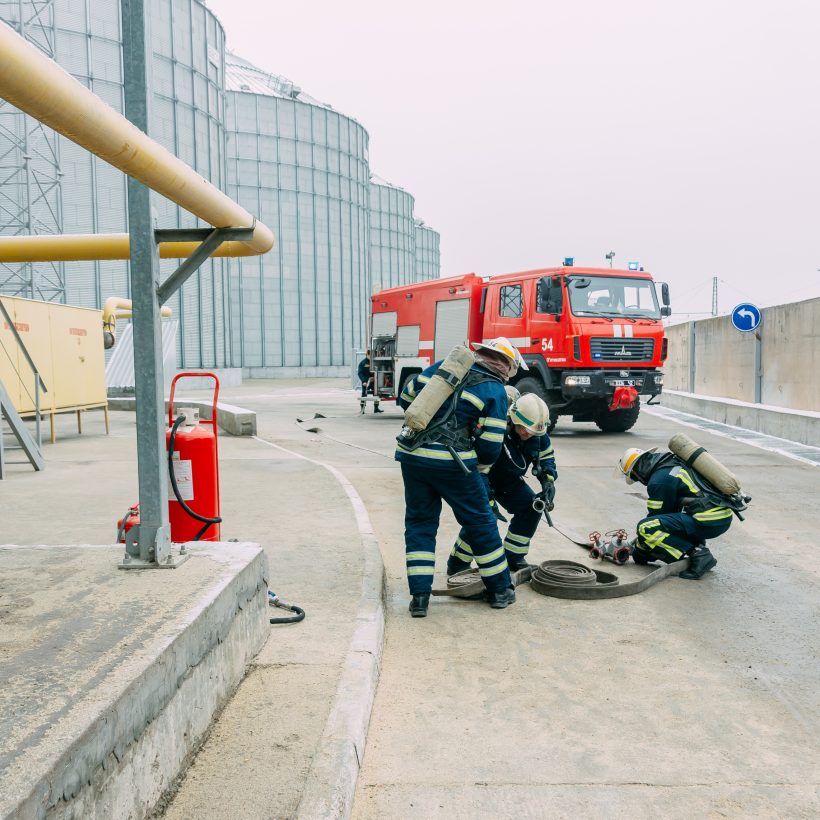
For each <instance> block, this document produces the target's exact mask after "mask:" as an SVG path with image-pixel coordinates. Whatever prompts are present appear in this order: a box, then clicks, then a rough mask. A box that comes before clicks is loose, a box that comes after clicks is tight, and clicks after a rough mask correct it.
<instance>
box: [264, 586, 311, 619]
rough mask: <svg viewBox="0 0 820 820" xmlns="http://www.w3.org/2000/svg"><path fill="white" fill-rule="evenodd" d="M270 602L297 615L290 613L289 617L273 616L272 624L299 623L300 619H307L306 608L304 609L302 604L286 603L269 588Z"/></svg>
mask: <svg viewBox="0 0 820 820" xmlns="http://www.w3.org/2000/svg"><path fill="white" fill-rule="evenodd" d="M268 603H269V604H270V605H271V606H276V607H279V609H288V610H290V611H291V612H295V613H296V614H295V615H290V616H289V617H287V618H271V619H270V622H271V623H272V624H298V623H299V621H304V620H305V610H304V609H302V607H300V606H296V604H286V603H285V602H284V601H282V600H280V598H279V596H278V595H277V594H276V593H275V592H271V591H270V590H268Z"/></svg>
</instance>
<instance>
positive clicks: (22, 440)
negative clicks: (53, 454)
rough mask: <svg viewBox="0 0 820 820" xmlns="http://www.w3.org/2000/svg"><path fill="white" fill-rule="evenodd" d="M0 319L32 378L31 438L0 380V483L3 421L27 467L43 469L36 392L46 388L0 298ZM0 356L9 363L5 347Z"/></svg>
mask: <svg viewBox="0 0 820 820" xmlns="http://www.w3.org/2000/svg"><path fill="white" fill-rule="evenodd" d="M0 317H2V319H4V320H5V323H6V326H7V327H8V328H9V330H10V331H11V332H12V335H13V336H14V338H15V340H16V341H17V346H18V347H19V349H20V352H21V353H22V354H23V358H24V359H25V361H26V363H27V364H28V366H29V368H30V369H31V372H32V374H33V375H34V416H35V429H36V433H35V435H34V436H32V434H31V433H30V432H29V429H28V427H26V424H25V422H24V421H23V419H22V418H21V416H20V414H19V413H18V412H17V408H15V406H14V404H13V402H12V400H11V396H10V395H9V393H8V390H6V387H5V385H4V384H3V382H2V381H0V480H2V479H3V478H5V473H6V455H5V450H6V443H5V439H6V429H5V427H4V422H5V424H6V425H7V426H8V427H9V430H10V432H11V435H13V436H14V438H16V439H17V443H18V445H19V447H20V449H21V450H22V451H23V452H24V453H25V455H26V458H27V459H28V460H29V462H30V463H31V466H32V467H34V469H35V470H38V471H39V470H42V469H44V468H45V461H44V460H43V451H42V438H41V435H40V390H41V389H42V390H43V392H47V391H48V389H47V388H46V385H45V382H44V381H43V379H42V377H41V376H40V373H39V371H38V370H37V366H36V365H35V364H34V361H33V360H32V358H31V356H30V355H29V352H28V350H27V349H26V345H25V343H24V342H23V340H22V339H21V338H20V334H19V333H18V332H17V328H16V327H15V326H14V320H13V319H12V318H11V316H9V314H8V311H7V310H6V308H5V305H4V304H3V301H2V299H0ZM0 346H2V345H0ZM0 356H9V359H10V360H11V356H10V354H9V351H8V350H6V349H5V347H3V348H2V350H0ZM14 371H15V373H17V377H18V378H21V377H20V374H19V372H18V371H17V368H16V367H15V368H14ZM21 381H22V379H21Z"/></svg>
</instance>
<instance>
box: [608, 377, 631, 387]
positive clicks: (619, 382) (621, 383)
mask: <svg viewBox="0 0 820 820" xmlns="http://www.w3.org/2000/svg"><path fill="white" fill-rule="evenodd" d="M610 384H611V385H612V386H613V387H634V386H635V380H634V379H615V380H614V381H612V382H610Z"/></svg>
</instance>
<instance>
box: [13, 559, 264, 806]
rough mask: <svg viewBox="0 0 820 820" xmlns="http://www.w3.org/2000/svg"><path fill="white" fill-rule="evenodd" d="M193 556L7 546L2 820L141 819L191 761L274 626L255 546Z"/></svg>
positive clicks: (260, 562) (260, 563) (261, 564)
mask: <svg viewBox="0 0 820 820" xmlns="http://www.w3.org/2000/svg"><path fill="white" fill-rule="evenodd" d="M190 548H191V549H190V551H191V558H190V560H188V561H187V562H186V563H184V564H183V565H182V566H180V567H179V568H178V569H174V570H141V571H127V572H126V571H122V570H117V569H116V564H117V560H118V559H119V558H120V555H121V550H120V548H119V547H110V546H105V547H95V546H80V547H77V546H65V547H63V546H59V547H14V546H8V545H7V546H5V547H0V557H2V561H3V566H4V577H6V578H7V579H11V578H13V582H12V581H11V580H8V581H2V582H0V583H2V586H3V589H2V592H3V593H4V594H3V596H2V597H3V600H4V604H5V603H11V606H7V607H4V609H3V612H2V613H0V615H2V618H3V622H4V623H3V627H4V646H3V652H4V654H3V666H2V677H0V783H2V786H3V788H2V790H0V817H2V818H4V820H12V819H13V820H23V819H24V818H25V820H30V818H37V820H40V818H50V817H61V818H67V817H72V818H74V817H76V818H79V817H82V818H84V820H85V819H86V818H91V819H95V818H98V819H99V820H102V819H103V818H105V820H116V819H117V818H132V817H144V816H145V815H146V814H147V813H149V812H150V811H151V810H152V809H153V808H154V806H155V805H156V804H157V802H158V801H159V800H160V798H161V796H162V794H163V792H164V791H165V790H166V789H167V788H168V787H169V786H170V785H171V784H172V782H173V780H174V778H175V777H176V776H177V775H178V774H179V773H180V772H181V771H182V770H183V769H184V767H185V766H186V765H187V764H188V762H189V760H190V759H191V757H192V756H193V754H195V752H196V750H197V748H198V746H199V744H200V743H201V741H202V739H203V737H204V735H205V733H206V731H207V730H208V727H209V725H210V722H211V720H212V718H213V716H214V714H215V713H216V712H218V710H219V709H220V708H221V707H222V705H223V704H224V703H225V702H226V700H227V699H228V698H229V697H230V695H231V694H232V692H233V691H234V690H235V688H236V686H237V685H238V684H239V682H240V680H241V679H242V676H243V675H244V672H245V669H246V668H247V666H248V664H249V663H250V661H251V660H252V658H253V657H254V656H255V655H256V653H257V652H258V651H259V649H260V648H261V646H262V644H263V642H264V640H265V638H266V637H267V635H268V632H269V628H270V627H269V624H268V620H267V614H268V613H267V586H268V580H267V577H268V567H267V560H266V557H265V554H264V552H263V551H262V550H261V548H260V547H259V545H258V544H251V543H208V544H206V543H199V544H192V545H190ZM12 589H13V590H14V593H13V594H12V595H7V594H6V593H8V592H9V591H10V590H12Z"/></svg>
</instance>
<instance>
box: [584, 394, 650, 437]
mask: <svg viewBox="0 0 820 820" xmlns="http://www.w3.org/2000/svg"><path fill="white" fill-rule="evenodd" d="M640 412H641V402H640V400H638V401H636V402H635V404H633V405H632V407H627V408H626V409H625V410H612V411H610V410H607V409H606V408H604V409H603V410H601V412H600V413H598V415H597V416H595V423H596V424H597V425H598V427H600V428H601V430H603V432H604V433H625V432H626V431H627V430H629V428H630V427H633V426H634V425H635V422H636V421H637V420H638V414H639V413H640Z"/></svg>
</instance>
